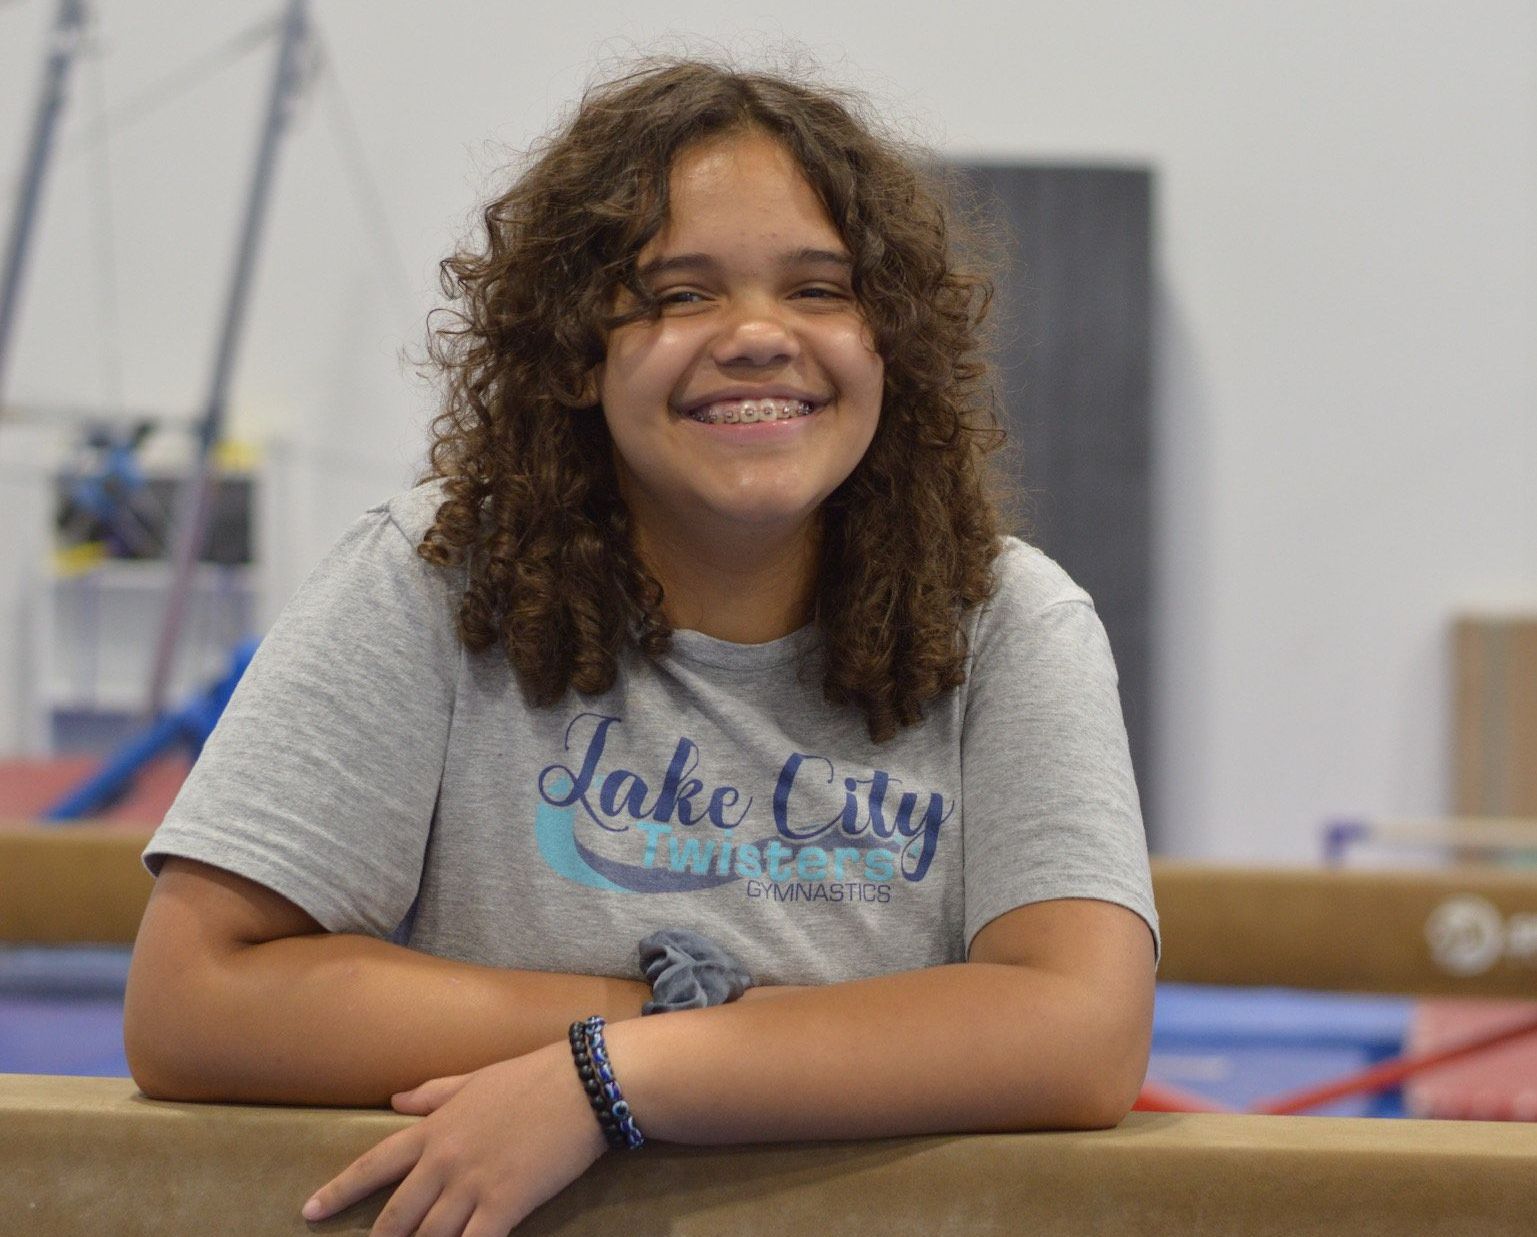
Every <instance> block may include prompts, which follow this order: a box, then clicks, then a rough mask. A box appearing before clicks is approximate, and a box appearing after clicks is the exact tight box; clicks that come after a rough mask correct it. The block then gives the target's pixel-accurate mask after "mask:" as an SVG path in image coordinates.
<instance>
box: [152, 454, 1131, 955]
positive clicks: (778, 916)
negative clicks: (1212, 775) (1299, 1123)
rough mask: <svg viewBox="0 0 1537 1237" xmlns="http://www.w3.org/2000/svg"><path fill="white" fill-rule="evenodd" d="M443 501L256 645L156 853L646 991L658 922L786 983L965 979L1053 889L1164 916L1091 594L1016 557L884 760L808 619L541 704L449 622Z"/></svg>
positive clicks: (406, 929)
mask: <svg viewBox="0 0 1537 1237" xmlns="http://www.w3.org/2000/svg"><path fill="white" fill-rule="evenodd" d="M440 501H441V491H440V489H439V487H438V486H437V485H426V486H421V487H418V488H417V489H415V490H412V491H410V492H409V493H406V494H403V495H401V496H399V497H397V498H395V499H393V500H392V501H390V502H388V503H386V504H384V505H382V506H380V507H376V508H374V509H373V510H372V511H370V512H368V513H367V514H366V515H365V516H364V517H363V518H362V519H361V520H359V521H358V522H357V523H356V524H354V525H353V527H352V528H351V529H350V530H349V531H348V532H347V534H346V535H345V536H344V537H343V538H342V540H341V541H340V543H339V544H338V545H337V546H336V548H335V549H334V550H332V551H331V553H330V554H329V555H328V556H327V557H326V558H325V560H324V561H323V562H322V563H321V564H320V566H319V567H317V568H316V570H315V571H314V573H313V574H312V575H311V576H310V578H309V579H308V580H307V581H306V583H305V584H304V585H303V587H302V588H301V589H300V590H299V592H298V593H297V594H296V595H295V596H294V598H293V600H292V601H291V602H290V604H289V605H288V607H287V608H286V609H285V610H284V612H283V614H282V615H281V617H280V618H279V619H278V621H277V622H276V624H275V625H274V626H273V628H272V630H271V632H270V633H269V634H268V635H267V637H266V639H265V640H264V641H263V642H262V645H261V648H260V649H259V651H258V652H257V655H256V658H255V660H254V661H253V662H252V664H251V667H250V669H249V670H248V671H247V672H246V675H245V678H244V680H243V681H242V682H241V684H240V687H239V689H238V690H237V691H236V693H235V696H234V699H233V700H232V701H231V702H230V704H229V707H228V708H227V709H226V710H225V713H224V716H223V718H222V720H221V721H220V722H219V725H218V727H217V729H216V730H215V731H214V733H213V735H212V737H211V738H210V739H209V741H208V744H207V746H206V747H205V748H204V750H203V754H202V756H201V758H200V759H199V760H198V762H197V764H196V766H195V767H194V768H193V770H192V772H191V774H190V776H189V777H188V779H187V781H186V784H185V785H184V786H183V788H182V791H181V794H180V795H179V796H178V797H177V799H176V802H175V804H174V805H173V806H172V808H171V810H170V813H169V814H168V815H167V816H166V819H165V823H164V824H162V825H161V827H160V829H159V830H158V831H157V832H156V834H155V836H154V838H153V839H152V840H151V842H150V845H149V848H148V850H147V851H146V852H145V861H146V862H147V863H148V865H149V867H150V869H151V871H158V870H159V866H160V861H161V859H162V858H164V857H165V856H167V855H180V856H184V857H186V858H190V859H196V860H201V861H202V862H204V863H209V864H214V865H216V866H218V867H221V868H225V869H227V870H229V871H231V872H235V873H237V874H238V875H240V876H244V877H247V878H249V879H251V880H254V881H257V882H258V883H260V884H262V885H265V886H267V887H268V888H270V889H273V890H276V891H277V892H278V893H280V894H282V895H283V896H284V897H286V898H288V899H289V900H290V901H292V902H294V903H296V904H297V905H298V906H300V907H302V908H303V909H304V910H305V911H307V912H309V914H310V915H312V916H314V918H315V919H316V920H318V921H319V922H320V923H321V924H322V925H323V926H324V927H326V928H327V929H329V930H331V931H334V932H362V933H369V934H372V935H375V936H380V937H387V936H392V935H393V936H394V937H395V939H397V940H400V941H402V942H403V943H405V944H407V945H409V946H411V947H412V948H415V949H420V950H424V951H426V952H429V953H433V954H440V955H443V956H445V957H450V958H458V959H463V960H467V961H473V962H478V963H483V964H487V965H492V966H499V967H511V968H519V969H529V970H545V971H564V972H569V973H579V974H592V975H612V976H624V977H628V978H638V977H639V975H640V972H639V968H638V964H637V958H636V943H637V942H638V941H639V940H640V938H641V937H644V936H646V935H648V934H649V933H651V932H653V931H655V930H657V929H658V928H664V927H668V928H672V927H681V928H691V929H693V930H695V931H697V932H701V933H703V934H704V935H706V936H708V937H710V938H711V939H713V940H715V941H717V942H719V943H720V944H721V945H723V946H724V947H725V948H726V949H727V950H729V951H730V952H731V953H732V954H734V955H735V956H736V957H737V958H739V959H740V960H741V961H742V963H743V964H744V965H745V966H746V968H747V970H748V972H749V973H750V974H752V975H753V976H754V977H755V979H757V980H758V981H759V982H761V983H790V984H816V983H835V982H839V981H842V980H848V979H855V978H860V977H863V976H869V975H880V974H885V973H888V972H892V971H901V970H909V969H913V968H917V967H925V966H933V965H937V964H940V963H945V962H959V961H961V960H963V959H964V958H965V957H966V954H967V950H968V949H969V947H970V944H971V940H972V937H973V936H974V935H975V934H976V933H977V931H978V930H979V929H981V928H982V927H983V926H984V925H985V924H986V923H987V922H988V921H989V920H991V919H993V918H995V917H996V916H998V915H1001V914H1003V913H1004V912H1005V911H1008V910H1011V909H1013V908H1014V907H1018V906H1022V905H1025V904H1027V903H1032V902H1039V901H1043V900H1046V899H1050V898H1068V897H1071V898H1095V899H1100V900H1103V901H1107V902H1114V903H1119V904H1120V905H1122V906H1126V907H1129V908H1130V909H1131V910H1133V911H1135V912H1136V913H1137V914H1138V915H1140V916H1142V917H1143V918H1144V919H1145V920H1146V921H1147V923H1148V926H1149V927H1150V928H1152V929H1153V931H1154V934H1155V939H1156V932H1157V919H1156V915H1155V912H1154V909H1153V901H1152V894H1151V885H1150V881H1149V878H1148V866H1147V852H1146V845H1145V842H1144V840H1143V833H1142V821H1141V815H1140V812H1139V809H1138V803H1137V791H1136V785H1135V783H1134V781H1133V778H1132V770H1131V761H1130V757H1129V755H1128V752H1127V746H1126V734H1125V728H1124V726H1123V724H1122V720H1121V711H1120V702H1119V699H1118V696H1117V692H1116V675H1115V667H1114V664H1113V662H1112V661H1111V656H1110V648H1109V645H1108V644H1107V642H1106V639H1105V633H1104V629H1103V627H1102V626H1101V624H1100V621H1099V618H1098V616H1097V615H1096V614H1095V612H1094V608H1093V605H1092V603H1091V602H1090V600H1089V598H1088V595H1087V594H1086V593H1084V592H1083V590H1082V589H1080V588H1078V586H1077V585H1075V584H1074V583H1073V582H1072V581H1071V580H1070V579H1069V578H1068V577H1067V575H1066V574H1065V573H1064V572H1063V571H1062V569H1061V568H1060V567H1058V566H1057V565H1056V564H1055V563H1053V562H1052V561H1051V560H1050V559H1048V558H1047V557H1046V556H1045V555H1043V554H1041V553H1040V552H1039V551H1038V550H1035V549H1032V548H1031V547H1029V546H1027V545H1025V544H1024V543H1022V542H1020V541H1017V540H1015V539H1012V538H1010V539H1009V540H1008V541H1007V542H1006V544H1005V546H1004V548H1003V550H1002V553H1001V554H1000V555H999V557H998V560H997V563H996V571H997V574H998V588H997V591H996V593H995V595H994V596H993V597H992V598H991V599H990V600H989V601H988V602H987V603H986V604H985V605H984V606H982V607H979V609H978V610H977V611H974V612H973V613H972V614H971V615H970V616H969V618H968V634H969V636H970V640H971V644H970V649H971V664H970V666H969V668H968V669H969V672H968V675H967V681H966V683H965V684H964V685H963V686H961V687H959V688H957V689H956V690H954V691H952V692H950V693H947V694H946V695H944V696H942V697H940V698H939V699H937V700H934V701H931V702H930V703H929V704H928V706H927V708H926V713H925V717H924V719H923V721H922V723H921V724H919V725H918V726H916V727H912V728H909V729H907V730H903V731H901V732H899V733H898V735H897V737H896V738H894V739H891V740H889V741H888V742H886V743H883V744H876V743H873V742H872V741H871V740H870V738H869V735H868V733H867V731H866V730H865V723H864V717H863V714H861V713H860V712H858V711H857V710H854V709H850V708H834V707H832V706H830V705H829V704H827V703H826V702H825V701H824V700H823V698H822V690H821V642H820V638H819V635H818V632H817V629H816V628H815V626H808V627H805V628H802V629H801V630H799V631H796V632H793V633H792V634H790V635H788V636H785V637H784V638H783V639H780V640H774V641H771V642H770V643H768V644H757V645H739V644H730V643H727V642H725V641H722V640H716V639H713V638H711V637H709V636H706V635H703V634H702V633H699V632H694V631H679V632H677V633H675V634H674V636H673V640H672V647H671V650H670V651H669V652H668V653H667V654H666V655H664V656H663V657H661V658H658V659H655V660H651V659H648V658H646V657H644V656H643V655H642V654H640V653H639V652H638V651H635V650H631V652H630V653H629V654H628V655H627V656H626V658H625V659H624V660H623V661H622V663H621V669H620V674H619V678H618V680H617V682H616V683H615V684H614V686H613V688H612V689H611V690H610V691H608V692H606V693H604V694H602V695H601V696H578V695H577V694H576V693H575V692H572V693H569V694H568V695H567V697H566V699H565V700H564V701H562V702H561V703H560V704H558V705H555V706H554V707H551V708H542V709H540V708H531V707H529V706H528V704H526V703H525V701H524V699H523V695H522V693H521V691H520V690H519V687H518V684H517V680H516V678H515V676H514V674H513V672H512V670H511V667H510V666H509V665H508V663H507V660H506V657H505V655H503V654H502V653H501V652H499V651H496V650H492V651H490V652H487V653H484V654H474V653H470V652H468V651H466V650H465V649H464V648H463V646H462V645H461V644H460V642H459V640H458V637H457V633H456V631H455V616H456V614H457V609H458V593H459V591H460V590H461V589H462V587H463V572H462V569H460V570H445V569H443V568H439V567H435V566H432V565H431V564H429V563H427V562H425V561H424V560H422V559H421V558H420V557H418V555H417V553H416V546H417V544H418V543H419V542H420V541H421V538H422V536H423V534H424V533H425V531H426V529H427V528H428V526H429V525H430V524H431V522H432V519H433V516H434V515H435V513H436V510H437V506H438V504H439V502H440Z"/></svg>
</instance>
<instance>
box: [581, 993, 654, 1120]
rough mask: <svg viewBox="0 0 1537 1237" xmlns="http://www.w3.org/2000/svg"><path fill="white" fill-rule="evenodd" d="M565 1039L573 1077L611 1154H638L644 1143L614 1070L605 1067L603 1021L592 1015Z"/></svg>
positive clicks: (605, 1052)
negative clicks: (620, 1152) (568, 1045)
mask: <svg viewBox="0 0 1537 1237" xmlns="http://www.w3.org/2000/svg"><path fill="white" fill-rule="evenodd" d="M568 1038H569V1039H570V1041H571V1055H572V1058H573V1059H574V1060H575V1062H576V1072H577V1076H578V1077H579V1078H581V1080H582V1087H583V1089H584V1090H585V1091H586V1092H587V1100H588V1102H589V1103H590V1104H591V1105H592V1111H593V1114H594V1115H595V1116H596V1117H597V1118H598V1125H599V1126H600V1127H601V1128H602V1130H603V1137H604V1140H605V1141H606V1142H607V1143H608V1145H609V1147H610V1148H611V1149H612V1150H615V1151H620V1150H626V1149H628V1150H630V1151H638V1150H640V1148H642V1147H644V1146H645V1145H646V1139H645V1136H644V1135H643V1134H642V1133H641V1132H640V1127H639V1126H638V1125H636V1124H635V1117H634V1115H633V1114H632V1113H631V1112H630V1106H629V1104H628V1103H626V1102H625V1098H624V1095H623V1093H622V1092H621V1091H620V1090H619V1083H618V1081H617V1080H616V1079H615V1078H614V1067H613V1066H612V1065H611V1064H610V1063H609V1059H608V1048H607V1046H606V1045H605V1044H604V1042H603V1019H602V1018H601V1017H600V1016H599V1015H597V1014H594V1015H593V1016H592V1017H590V1018H587V1019H584V1020H583V1021H581V1022H573V1023H572V1024H571V1028H570V1030H569V1032H568Z"/></svg>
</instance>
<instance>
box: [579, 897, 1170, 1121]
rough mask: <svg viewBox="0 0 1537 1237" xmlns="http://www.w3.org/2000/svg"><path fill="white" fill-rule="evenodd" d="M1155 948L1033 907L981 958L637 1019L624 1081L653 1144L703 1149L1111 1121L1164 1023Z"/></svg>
mask: <svg viewBox="0 0 1537 1237" xmlns="http://www.w3.org/2000/svg"><path fill="white" fill-rule="evenodd" d="M1152 1008H1153V951H1152V945H1151V937H1150V934H1149V932H1148V930H1147V928H1146V926H1145V925H1144V924H1143V923H1142V921H1141V919H1139V918H1138V917H1137V916H1136V915H1134V914H1133V913H1132V912H1130V911H1127V910H1124V909H1122V908H1121V907H1118V906H1113V905H1110V904H1108V903H1104V902H1094V901H1076V900H1074V901H1067V900H1064V901H1055V902H1044V903H1039V904H1037V905H1034V906H1026V907H1021V908H1019V909H1017V910H1014V911H1011V912H1009V913H1007V914H1005V915H1001V916H999V917H998V918H997V919H995V920H993V922H992V923H990V924H988V925H987V926H986V927H985V928H984V929H983V930H982V931H981V932H980V933H978V935H977V938H976V940H975V942H974V944H973V949H972V953H971V960H970V961H969V962H965V963H960V964H955V965H950V966H939V967H931V968H926V969H924V970H918V971H905V972H902V973H899V974H894V975H886V976H882V977H880V978H875V979H863V980H857V981H853V982H850V983H842V984H835V985H831V986H828V987H821V988H805V989H797V990H795V991H793V992H789V993H786V994H784V995H783V996H782V997H781V998H779V999H776V1000H772V1001H759V1002H737V1003H734V1004H731V1005H724V1006H720V1007H718V1008H713V1009H703V1010H685V1011H680V1012H677V1013H672V1014H668V1015H666V1016H665V1017H662V1018H646V1019H643V1020H640V1021H635V1022H625V1023H621V1024H620V1025H618V1026H615V1027H613V1028H611V1029H610V1030H609V1031H608V1032H607V1040H608V1045H609V1055H610V1058H611V1060H612V1061H613V1065H614V1071H615V1075H616V1077H617V1078H618V1080H619V1083H620V1085H621V1087H622V1088H623V1090H624V1094H625V1098H626V1099H627V1100H628V1101H629V1103H630V1106H631V1108H632V1109H633V1111H634V1113H635V1116H636V1120H637V1122H638V1123H639V1124H640V1126H641V1129H642V1130H643V1131H644V1132H645V1134H646V1135H647V1137H652V1138H658V1139H663V1140H667V1141H678V1142H694V1143H731V1142H757V1141H781V1140H795V1139H820V1138H879V1137H889V1136H894V1135H902V1134H921V1133H940V1132H947V1131H970V1132H983V1131H1010V1130H1026V1129H1044V1128H1052V1129H1071V1128H1100V1127H1105V1126H1111V1125H1114V1124H1115V1123H1116V1122H1118V1121H1119V1120H1120V1119H1121V1118H1122V1117H1123V1116H1124V1115H1125V1114H1126V1112H1127V1111H1128V1110H1129V1109H1130V1107H1131V1105H1132V1103H1133V1102H1134V1101H1135V1099H1136V1096H1137V1091H1138V1089H1139V1088H1140V1086H1141V1083H1142V1078H1143V1074H1144V1072H1145V1070H1146V1067H1147V1055H1148V1044H1149V1040H1150V1036H1151V1028H1152Z"/></svg>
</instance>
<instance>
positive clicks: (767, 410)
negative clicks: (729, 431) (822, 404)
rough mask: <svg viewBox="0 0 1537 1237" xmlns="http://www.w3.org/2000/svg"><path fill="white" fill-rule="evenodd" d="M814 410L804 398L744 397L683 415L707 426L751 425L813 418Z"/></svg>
mask: <svg viewBox="0 0 1537 1237" xmlns="http://www.w3.org/2000/svg"><path fill="white" fill-rule="evenodd" d="M813 411H814V410H813V408H812V406H811V405H810V404H808V403H807V402H806V401H805V400H803V399H740V400H729V401H725V400H723V401H722V402H721V403H719V404H706V405H705V406H704V407H703V408H696V409H694V410H693V411H692V412H686V413H684V414H683V415H684V416H686V417H687V418H688V419H689V420H690V421H699V422H701V423H702V424H705V425H751V424H752V423H753V422H755V421H792V420H794V419H795V418H796V417H809V416H810V415H811V413H812V412H813Z"/></svg>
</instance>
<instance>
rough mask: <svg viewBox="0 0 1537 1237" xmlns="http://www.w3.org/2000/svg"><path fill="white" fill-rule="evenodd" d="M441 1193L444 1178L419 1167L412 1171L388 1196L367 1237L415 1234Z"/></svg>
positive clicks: (393, 1236) (392, 1236)
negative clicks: (388, 1199) (388, 1198)
mask: <svg viewBox="0 0 1537 1237" xmlns="http://www.w3.org/2000/svg"><path fill="white" fill-rule="evenodd" d="M442 1193H443V1174H442V1173H440V1172H434V1171H431V1170H429V1169H428V1168H426V1167H425V1166H424V1165H422V1164H418V1165H417V1166H416V1167H415V1168H414V1169H412V1170H411V1173H410V1175H409V1176H407V1177H406V1179H405V1180H404V1181H402V1182H401V1183H400V1184H399V1185H398V1186H396V1187H395V1192H394V1193H393V1194H391V1195H390V1201H389V1202H387V1203H385V1204H384V1210H382V1211H381V1212H380V1213H379V1218H378V1219H376V1220H375V1221H374V1226H373V1228H371V1229H369V1230H368V1231H369V1237H407V1234H410V1233H414V1232H416V1226H417V1225H418V1224H420V1223H421V1222H422V1217H423V1216H425V1215H426V1214H427V1213H428V1212H429V1211H431V1210H432V1207H433V1204H434V1203H436V1202H437V1201H438V1196H439V1195H440V1194H442Z"/></svg>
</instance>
